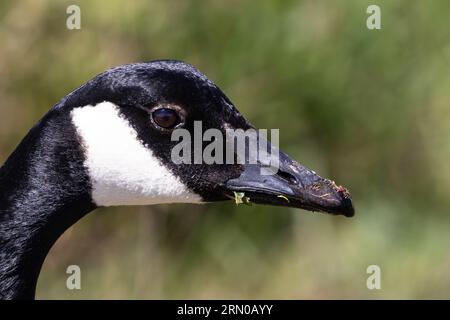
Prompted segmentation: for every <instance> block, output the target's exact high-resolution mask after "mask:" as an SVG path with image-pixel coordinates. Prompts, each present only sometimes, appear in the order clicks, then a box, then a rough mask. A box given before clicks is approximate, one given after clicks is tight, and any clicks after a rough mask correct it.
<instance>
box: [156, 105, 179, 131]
mask: <svg viewBox="0 0 450 320" xmlns="http://www.w3.org/2000/svg"><path fill="white" fill-rule="evenodd" d="M152 117H153V121H154V122H155V123H156V124H157V125H158V126H160V127H161V128H164V129H171V128H173V127H175V126H176V125H177V124H179V123H180V117H179V116H178V114H177V112H176V111H175V110H172V109H168V108H161V109H158V110H155V111H153V113H152Z"/></svg>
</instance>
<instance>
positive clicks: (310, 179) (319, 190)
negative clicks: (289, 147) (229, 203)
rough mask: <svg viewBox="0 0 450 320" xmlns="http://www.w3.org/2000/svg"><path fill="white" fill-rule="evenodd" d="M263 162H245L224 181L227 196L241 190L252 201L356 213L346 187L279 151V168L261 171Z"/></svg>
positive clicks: (332, 212)
mask: <svg viewBox="0 0 450 320" xmlns="http://www.w3.org/2000/svg"><path fill="white" fill-rule="evenodd" d="M262 167H263V165H262V164H245V165H244V171H243V172H242V174H241V175H240V176H239V177H238V178H236V179H231V180H229V181H227V183H226V189H227V192H229V194H228V196H229V197H233V196H235V192H236V193H244V194H245V197H247V199H249V201H250V202H251V203H258V204H269V205H276V206H286V207H294V208H301V209H306V210H310V211H321V212H327V213H331V214H335V215H344V216H346V217H352V216H353V215H354V214H355V210H354V208H353V204H352V199H351V197H350V194H349V193H348V191H347V190H346V189H345V188H344V187H341V186H337V185H336V184H335V183H334V182H333V181H330V180H328V179H324V178H322V177H320V176H319V175H317V174H316V173H315V172H313V171H311V170H309V169H307V168H305V167H303V166H302V165H300V164H299V163H297V162H296V161H294V160H292V159H291V158H290V157H289V156H287V155H285V154H284V153H282V152H279V169H278V171H277V172H276V173H275V174H272V175H263V174H262V173H261V168H262Z"/></svg>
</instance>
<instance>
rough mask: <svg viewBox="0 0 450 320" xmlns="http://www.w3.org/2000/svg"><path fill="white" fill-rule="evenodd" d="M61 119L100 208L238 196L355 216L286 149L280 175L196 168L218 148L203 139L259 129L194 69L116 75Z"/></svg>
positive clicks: (238, 166)
mask: <svg viewBox="0 0 450 320" xmlns="http://www.w3.org/2000/svg"><path fill="white" fill-rule="evenodd" d="M55 109H56V111H58V109H61V111H62V110H64V111H66V112H67V113H69V114H70V118H71V122H72V124H73V125H74V127H75V128H76V133H77V135H78V137H79V140H80V144H81V146H82V151H83V154H84V158H85V159H84V168H85V169H86V174H87V176H88V177H89V180H90V182H91V190H90V192H91V197H92V201H93V203H94V204H95V205H96V206H112V205H147V204H157V203H174V202H181V203H203V202H213V201H221V200H228V199H230V198H234V197H235V196H236V194H239V195H244V196H245V197H246V199H249V200H250V201H251V202H253V203H258V204H269V205H275V206H288V207H296V208H303V209H306V210H310V211H321V212H327V213H331V214H342V215H345V216H352V215H353V214H354V209H353V206H352V201H351V198H350V195H349V194H348V192H347V191H346V189H344V188H342V187H338V186H337V185H336V184H335V183H334V182H332V181H330V180H328V179H324V178H322V177H320V176H319V175H317V174H316V173H315V172H313V171H311V170H309V169H307V168H305V167H304V166H302V165H300V164H299V163H297V162H296V161H294V160H293V159H291V158H290V157H289V156H288V155H286V154H284V153H283V152H281V151H278V149H276V150H277V151H278V153H277V156H278V163H277V167H276V169H275V170H273V171H272V173H271V174H270V173H269V174H263V173H262V172H263V171H262V169H263V167H264V166H265V165H267V164H264V163H262V162H261V161H256V162H250V161H247V162H245V161H244V162H241V163H238V162H236V161H234V162H232V163H227V162H226V161H225V160H224V161H217V162H214V163H206V162H205V161H202V159H197V158H196V157H197V155H196V150H194V149H195V148H197V150H198V149H200V150H201V152H200V155H202V150H204V149H205V148H206V147H207V145H208V143H209V142H208V141H204V140H203V139H202V134H203V132H207V131H208V130H209V129H214V130H216V132H219V133H221V134H223V137H224V141H227V139H226V136H227V135H228V134H229V132H230V130H238V129H240V130H242V131H245V132H247V131H248V130H252V129H255V128H254V127H253V126H252V125H251V124H250V123H249V121H247V119H245V118H244V117H243V116H242V115H241V114H240V113H239V111H238V110H237V109H236V108H235V106H234V105H233V103H232V102H231V101H230V99H228V98H227V96H225V94H224V93H223V92H222V91H221V90H220V89H219V88H218V87H217V86H216V85H215V84H214V83H213V82H212V81H210V80H209V79H208V78H207V77H206V76H205V75H203V74H202V73H200V72H199V71H198V70H197V69H195V68H194V67H193V66H191V65H189V64H186V63H183V62H179V61H155V62H150V63H137V64H129V65H124V66H120V67H116V68H113V69H110V70H108V71H106V72H104V73H102V74H100V75H98V76H97V77H95V78H94V79H92V80H90V81H89V82H87V83H86V84H85V85H84V86H82V87H80V88H79V89H77V90H76V91H74V92H73V93H71V94H69V95H68V96H67V97H66V98H65V99H64V100H63V102H62V103H61V104H60V105H57V106H56V107H55ZM199 126H200V127H201V132H200V135H199V132H197V130H196V129H198V127H199ZM180 132H181V133H187V134H188V135H189V137H188V138H186V139H187V140H188V141H183V142H185V143H186V142H187V143H190V144H188V147H187V149H184V151H183V152H187V153H188V155H187V158H188V159H189V160H191V161H187V162H186V161H185V162H180V161H175V160H174V150H176V149H177V148H179V147H180V141H181V139H176V137H177V136H178V137H180V134H179V133H180ZM174 138H175V139H174ZM256 139H257V140H258V139H259V135H258V136H257V137H256ZM260 139H263V138H262V137H261V138H260ZM207 140H208V139H207ZM209 140H211V141H213V139H211V137H210V138H209ZM264 143H265V144H266V143H267V145H268V149H269V150H272V149H275V147H274V146H272V145H271V144H270V143H269V142H264ZM222 150H223V154H224V155H225V154H226V151H229V149H227V146H226V143H224V144H221V145H219V147H218V150H216V152H218V151H222ZM233 150H234V149H233ZM234 151H236V150H234ZM235 153H236V152H235ZM184 156H186V154H184Z"/></svg>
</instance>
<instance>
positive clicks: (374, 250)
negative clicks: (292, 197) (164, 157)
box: [0, 0, 450, 299]
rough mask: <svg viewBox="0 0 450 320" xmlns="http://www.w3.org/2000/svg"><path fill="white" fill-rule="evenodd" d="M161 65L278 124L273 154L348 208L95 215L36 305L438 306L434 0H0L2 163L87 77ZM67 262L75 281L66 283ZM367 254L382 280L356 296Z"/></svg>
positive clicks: (441, 187)
mask: <svg viewBox="0 0 450 320" xmlns="http://www.w3.org/2000/svg"><path fill="white" fill-rule="evenodd" d="M70 4H78V5H79V6H80V8H81V17H82V25H81V26H82V28H81V30H73V31H70V30H68V29H67V28H66V18H67V14H66V8H67V6H68V5H70ZM369 4H378V5H379V6H380V7H381V12H382V29H381V30H374V31H370V30H368V29H367V28H366V19H367V17H368V14H367V13H366V8H367V6H368V5H369ZM167 58H171V59H181V60H185V61H187V62H190V63H191V64H193V65H195V66H196V67H198V68H199V69H200V70H201V71H202V72H204V73H205V74H206V75H208V77H210V78H211V79H212V80H213V81H214V82H216V83H217V84H218V85H219V86H220V87H221V88H222V89H223V91H224V92H225V93H226V94H227V95H228V96H229V97H230V99H231V100H232V101H233V102H234V103H235V104H236V106H237V107H238V109H239V110H240V111H242V113H243V114H244V115H246V117H247V118H248V119H250V121H251V122H252V123H253V124H255V125H256V126H257V127H260V128H280V129H281V130H280V145H281V147H282V149H284V150H285V151H286V152H287V153H289V154H291V155H292V156H293V157H294V158H296V159H297V160H299V161H300V162H302V163H303V164H304V165H306V166H308V167H310V168H312V169H314V170H315V171H317V172H318V173H320V174H321V175H323V176H327V177H330V178H332V179H334V180H336V181H337V183H341V184H344V185H345V186H347V187H348V188H349V189H350V190H351V192H352V195H353V197H354V203H355V206H356V210H357V211H356V216H355V217H354V218H353V219H346V218H341V217H333V216H327V215H321V214H314V213H309V212H306V211H301V210H292V209H283V208H274V207H263V206H252V207H247V206H239V207H236V206H235V205H234V204H233V203H232V202H229V203H221V204H211V205H205V206H191V205H170V206H153V207H142V208H138V207H132V208H131V207H130V208H108V209H100V210H97V211H96V212H94V213H92V214H90V215H88V216H87V217H86V218H84V219H83V220H82V221H80V222H79V223H78V224H77V225H76V226H75V227H73V228H71V229H70V230H69V231H68V232H66V234H65V235H64V236H63V237H62V238H61V239H60V240H59V241H58V243H57V245H56V246H55V247H54V248H53V249H52V251H51V252H50V255H49V256H48V258H47V260H46V262H45V265H44V268H43V271H42V274H41V277H40V281H39V285H38V292H37V297H38V298H45V299H47V298H450V276H449V272H448V270H449V269H450V250H449V246H450V233H449V231H448V230H449V228H450V217H449V212H448V208H449V206H450V197H449V196H448V195H449V194H450V165H449V159H450V144H449V137H450V2H449V1H445V0H442V1H439V0H435V1H430V2H426V1H408V0H394V1H361V0H352V1H342V0H341V1H335V0H329V1H324V0H321V1H312V0H310V1H293V0H292V1H269V0H261V1H236V0H231V1H224V0H222V1H219V0H215V1H208V2H206V1H181V0H180V1H173V0H169V1H119V0H115V1H31V0H29V1H2V2H0V161H1V162H3V161H4V160H5V159H6V157H7V156H8V155H9V154H10V153H11V152H12V150H13V149H14V147H15V146H16V145H17V144H18V143H19V141H20V140H21V138H22V137H23V136H24V135H25V133H26V131H27V130H28V129H29V128H30V127H31V126H32V125H33V124H34V123H35V122H36V121H37V120H38V119H39V118H40V117H41V116H42V115H43V114H44V113H45V112H46V110H48V109H49V108H50V107H51V106H52V105H53V104H55V103H56V102H57V101H58V100H59V99H61V98H62V97H63V96H65V95H66V94H67V93H68V92H70V91H71V90H73V89H74V88H76V87H78V86H79V85H81V84H82V83H83V82H85V81H86V80H88V79H90V78H91V77H93V76H94V75H96V74H97V73H100V72H102V71H103V70H105V69H107V68H109V67H112V66H115V65H119V64H124V63H130V62H136V61H148V60H153V59H167ZM70 264H77V265H79V266H80V267H81V270H82V290H79V291H77V290H75V291H69V290H67V289H66V286H65V281H66V277H67V275H66V273H65V270H66V267H67V266H68V265H70ZM372 264H376V265H379V266H380V267H381V270H382V289H381V290H368V289H367V288H366V278H367V276H368V275H367V274H366V268H367V266H369V265H372Z"/></svg>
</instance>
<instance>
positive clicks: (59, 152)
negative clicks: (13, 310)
mask: <svg viewBox="0 0 450 320" xmlns="http://www.w3.org/2000/svg"><path fill="white" fill-rule="evenodd" d="M80 146H81V144H80V143H79V141H78V137H77V135H76V132H75V129H74V127H73V125H72V123H71V121H70V118H69V115H68V114H64V113H63V112H59V111H51V112H50V113H49V114H47V116H46V117H44V119H43V120H41V122H39V123H38V124H37V125H36V126H35V127H34V128H33V129H32V130H31V131H30V132H29V133H28V135H27V136H26V137H25V138H24V140H23V141H22V142H21V144H20V145H19V146H18V147H17V149H16V150H15V151H14V152H13V154H12V155H11V156H10V157H9V159H8V160H7V161H6V163H5V164H4V166H3V167H2V168H1V169H0V299H33V298H34V294H35V289H36V283H37V279H38V276H39V272H40V270H41V267H42V264H43V262H44V260H45V257H46V255H47V253H48V251H49V250H50V248H51V247H52V245H53V244H54V243H55V241H56V240H57V239H58V237H59V236H60V235H61V234H62V233H63V232H64V231H65V230H66V229H67V228H68V227H70V226H71V225H72V224H74V223H75V222H76V221H77V220H79V219H80V218H81V217H83V216H84V215H85V214H86V213H88V212H89V211H91V210H93V209H94V208H95V205H94V204H93V203H92V200H91V196H90V194H91V192H90V189H91V187H90V182H89V179H88V175H87V173H86V170H85V168H84V166H83V159H84V158H83V157H84V156H83V152H82V150H81V147H80Z"/></svg>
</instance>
